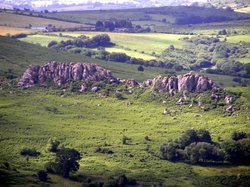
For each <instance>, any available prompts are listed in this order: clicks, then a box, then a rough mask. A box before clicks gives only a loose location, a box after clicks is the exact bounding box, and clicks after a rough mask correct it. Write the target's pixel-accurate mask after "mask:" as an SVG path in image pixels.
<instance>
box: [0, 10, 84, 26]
mask: <svg viewBox="0 0 250 187" xmlns="http://www.w3.org/2000/svg"><path fill="white" fill-rule="evenodd" d="M29 24H31V25H32V26H33V27H47V26H48V25H49V24H52V25H54V26H56V27H61V28H70V27H80V26H84V24H78V23H70V22H65V21H57V20H52V19H46V18H40V17H32V16H28V15H27V16H26V15H18V14H12V13H3V12H1V13H0V25H5V26H10V27H29Z"/></svg>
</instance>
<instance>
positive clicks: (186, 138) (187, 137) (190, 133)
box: [178, 129, 198, 148]
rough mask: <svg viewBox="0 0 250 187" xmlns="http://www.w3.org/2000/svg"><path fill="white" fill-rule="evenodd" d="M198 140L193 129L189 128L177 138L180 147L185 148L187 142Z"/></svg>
mask: <svg viewBox="0 0 250 187" xmlns="http://www.w3.org/2000/svg"><path fill="white" fill-rule="evenodd" d="M196 141H198V136H197V133H196V131H195V130H193V129H190V130H187V131H185V132H184V134H183V135H182V136H181V137H180V138H179V140H178V142H179V144H180V146H181V147H182V148H185V147H186V146H188V145H189V144H191V143H193V142H196Z"/></svg>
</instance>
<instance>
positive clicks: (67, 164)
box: [45, 148, 81, 178]
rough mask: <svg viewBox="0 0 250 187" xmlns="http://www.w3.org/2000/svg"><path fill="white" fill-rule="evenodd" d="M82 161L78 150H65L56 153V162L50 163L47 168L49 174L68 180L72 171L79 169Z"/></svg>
mask: <svg viewBox="0 0 250 187" xmlns="http://www.w3.org/2000/svg"><path fill="white" fill-rule="evenodd" d="M80 159H81V154H80V153H79V152H78V151H77V150H75V149H68V148H64V149H61V150H60V151H58V152H57V153H56V159H55V162H49V163H47V164H46V166H45V167H46V169H47V171H48V172H51V173H56V174H58V175H61V176H63V177H64V178H68V177H69V175H70V172H71V171H77V170H78V169H79V167H80V165H79V163H78V160H80Z"/></svg>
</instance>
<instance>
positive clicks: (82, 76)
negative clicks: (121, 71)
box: [18, 62, 116, 89]
mask: <svg viewBox="0 0 250 187" xmlns="http://www.w3.org/2000/svg"><path fill="white" fill-rule="evenodd" d="M106 79H108V80H111V81H112V80H113V81H116V79H115V78H114V77H113V76H112V73H111V71H109V70H106V69H104V68H102V67H100V66H97V65H96V64H84V63H58V62H49V63H47V64H44V65H42V66H39V65H30V66H29V67H28V69H27V70H26V71H25V72H24V74H23V76H22V77H21V79H20V80H19V83H18V85H19V86H20V87H22V88H29V87H32V86H34V85H35V84H39V85H40V86H44V85H46V84H47V83H48V82H53V83H54V84H56V85H58V86H61V85H65V84H66V83H69V82H71V81H84V82H85V83H86V82H99V81H103V80H106ZM83 87H84V85H82V86H81V88H79V89H83Z"/></svg>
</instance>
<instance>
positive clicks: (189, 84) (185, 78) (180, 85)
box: [141, 72, 217, 94]
mask: <svg viewBox="0 0 250 187" xmlns="http://www.w3.org/2000/svg"><path fill="white" fill-rule="evenodd" d="M141 86H142V87H152V88H154V89H157V90H159V92H169V93H170V94H175V93H176V92H182V93H183V92H196V93H201V92H205V91H207V90H213V89H216V88H217V86H216V84H215V83H214V82H213V81H212V80H210V79H208V78H207V77H205V76H203V75H199V74H194V73H192V72H189V73H187V74H184V75H177V76H175V75H174V76H168V77H163V76H158V77H156V78H154V79H150V80H146V81H144V82H143V83H142V84H141Z"/></svg>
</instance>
